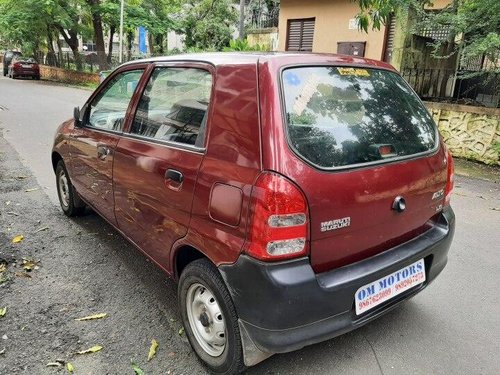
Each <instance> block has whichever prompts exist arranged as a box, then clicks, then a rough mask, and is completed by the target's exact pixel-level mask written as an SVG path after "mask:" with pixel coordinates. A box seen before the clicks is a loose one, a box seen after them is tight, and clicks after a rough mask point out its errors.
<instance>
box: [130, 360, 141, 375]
mask: <svg viewBox="0 0 500 375" xmlns="http://www.w3.org/2000/svg"><path fill="white" fill-rule="evenodd" d="M132 369H133V370H134V372H135V375H144V371H142V369H141V368H140V367H139V366H137V364H135V363H134V362H132Z"/></svg>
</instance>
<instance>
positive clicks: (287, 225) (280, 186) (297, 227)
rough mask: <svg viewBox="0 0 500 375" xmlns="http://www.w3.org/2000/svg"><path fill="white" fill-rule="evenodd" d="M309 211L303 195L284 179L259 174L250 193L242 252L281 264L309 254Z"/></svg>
mask: <svg viewBox="0 0 500 375" xmlns="http://www.w3.org/2000/svg"><path fill="white" fill-rule="evenodd" d="M308 223H309V220H308V211H307V203H306V199H305V197H304V195H303V194H302V192H301V191H300V190H299V188H298V187H297V186H295V184H293V183H292V182H291V181H290V180H288V179H286V178H285V177H283V176H281V175H279V174H276V173H271V172H264V173H262V174H261V175H260V176H259V178H258V179H257V182H256V184H255V186H254V188H253V190H252V217H251V223H250V227H249V234H248V240H247V243H246V245H245V252H246V253H247V254H248V255H250V256H252V257H254V258H258V259H261V260H281V259H289V258H295V257H299V256H303V255H306V254H307V252H308Z"/></svg>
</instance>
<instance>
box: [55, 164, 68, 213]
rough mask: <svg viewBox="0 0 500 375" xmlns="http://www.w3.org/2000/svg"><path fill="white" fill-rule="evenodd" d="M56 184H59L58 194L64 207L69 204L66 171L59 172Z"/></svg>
mask: <svg viewBox="0 0 500 375" xmlns="http://www.w3.org/2000/svg"><path fill="white" fill-rule="evenodd" d="M58 182H59V184H58V186H59V196H60V197H61V204H62V205H63V206H64V207H68V206H69V184H68V178H67V177H66V173H64V171H62V172H61V173H60V174H59V178H58Z"/></svg>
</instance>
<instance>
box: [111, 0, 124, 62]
mask: <svg viewBox="0 0 500 375" xmlns="http://www.w3.org/2000/svg"><path fill="white" fill-rule="evenodd" d="M124 1H125V0H121V5H120V58H119V60H118V61H119V62H120V64H121V63H122V62H123V7H124V4H123V3H124ZM111 43H113V41H111Z"/></svg>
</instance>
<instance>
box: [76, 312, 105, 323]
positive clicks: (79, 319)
mask: <svg viewBox="0 0 500 375" xmlns="http://www.w3.org/2000/svg"><path fill="white" fill-rule="evenodd" d="M107 316H108V314H106V313H100V314H94V315H89V316H84V317H83V318H77V319H75V320H78V321H79V322H83V321H85V320H94V319H102V318H105V317H107Z"/></svg>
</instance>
